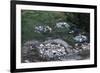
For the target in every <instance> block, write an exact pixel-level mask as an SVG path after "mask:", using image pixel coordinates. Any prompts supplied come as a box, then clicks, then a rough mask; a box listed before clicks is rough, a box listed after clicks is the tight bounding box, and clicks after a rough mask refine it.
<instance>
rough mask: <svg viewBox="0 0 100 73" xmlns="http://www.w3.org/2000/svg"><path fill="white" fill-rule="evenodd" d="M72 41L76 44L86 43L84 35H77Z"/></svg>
mask: <svg viewBox="0 0 100 73" xmlns="http://www.w3.org/2000/svg"><path fill="white" fill-rule="evenodd" d="M74 40H75V41H76V42H84V41H87V37H86V36H84V35H81V34H79V35H78V36H75V37H74Z"/></svg>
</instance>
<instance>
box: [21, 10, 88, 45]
mask: <svg viewBox="0 0 100 73" xmlns="http://www.w3.org/2000/svg"><path fill="white" fill-rule="evenodd" d="M89 20H90V17H89V14H88V13H72V12H71V13H69V12H51V11H34V10H22V11H21V28H22V30H21V34H22V43H23V42H25V41H28V40H33V39H36V40H40V41H42V40H45V39H46V37H61V38H62V39H64V40H65V41H67V42H69V43H72V42H74V41H73V40H72V37H73V35H70V34H68V32H69V31H70V30H69V29H66V28H64V29H60V28H56V27H55V25H56V23H57V22H67V23H69V25H70V26H72V25H73V24H74V25H75V26H77V27H78V28H80V29H82V30H84V31H85V32H88V33H89V24H90V22H89ZM39 25H48V26H50V27H51V28H52V32H50V33H48V32H46V33H37V32H35V31H34V29H35V27H36V26H39Z"/></svg>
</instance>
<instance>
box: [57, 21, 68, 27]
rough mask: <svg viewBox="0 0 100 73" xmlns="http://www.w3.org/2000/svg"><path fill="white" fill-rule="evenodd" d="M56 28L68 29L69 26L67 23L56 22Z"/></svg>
mask: <svg viewBox="0 0 100 73" xmlns="http://www.w3.org/2000/svg"><path fill="white" fill-rule="evenodd" d="M56 27H57V28H65V27H66V28H69V27H70V25H69V24H68V23H66V22H58V23H56Z"/></svg>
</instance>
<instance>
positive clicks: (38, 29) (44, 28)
mask: <svg viewBox="0 0 100 73" xmlns="http://www.w3.org/2000/svg"><path fill="white" fill-rule="evenodd" d="M47 31H49V32H51V31H52V28H51V27H49V26H45V25H40V26H36V27H35V32H38V33H41V32H47Z"/></svg>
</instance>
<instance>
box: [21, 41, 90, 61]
mask: <svg viewBox="0 0 100 73" xmlns="http://www.w3.org/2000/svg"><path fill="white" fill-rule="evenodd" d="M82 46H83V47H84V45H82ZM87 47H88V45H87ZM87 47H86V49H87ZM84 49H85V47H84ZM86 49H85V50H86ZM88 50H89V47H88ZM81 51H82V50H81ZM79 54H80V50H79V49H75V47H72V46H71V45H69V44H68V43H67V42H65V41H63V40H62V39H51V40H46V41H44V42H40V41H36V40H33V41H27V42H25V43H24V45H23V47H22V57H23V58H22V62H41V61H66V60H79V59H82V57H81V56H80V55H79Z"/></svg>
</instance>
